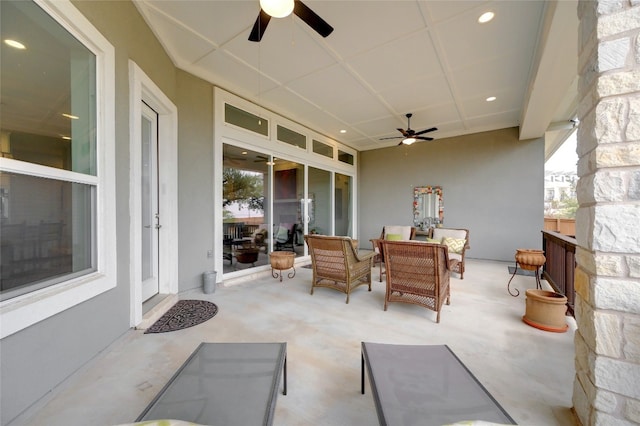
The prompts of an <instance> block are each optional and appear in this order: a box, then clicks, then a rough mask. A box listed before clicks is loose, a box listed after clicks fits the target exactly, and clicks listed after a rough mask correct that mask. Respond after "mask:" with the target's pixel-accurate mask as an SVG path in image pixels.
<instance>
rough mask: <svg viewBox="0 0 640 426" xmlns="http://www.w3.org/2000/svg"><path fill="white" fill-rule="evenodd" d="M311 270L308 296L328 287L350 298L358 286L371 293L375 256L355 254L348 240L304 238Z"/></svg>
mask: <svg viewBox="0 0 640 426" xmlns="http://www.w3.org/2000/svg"><path fill="white" fill-rule="evenodd" d="M304 240H305V241H306V242H307V246H308V247H309V253H310V254H311V264H312V267H313V282H312V284H311V294H313V289H314V288H316V287H328V288H332V289H334V290H338V291H341V292H343V293H345V294H346V295H347V302H346V303H349V295H350V294H351V291H352V290H353V289H354V288H356V287H358V286H361V285H368V286H369V291H371V268H372V267H373V256H374V255H375V253H373V252H372V253H367V254H364V255H362V254H358V250H357V248H356V245H355V244H354V241H353V240H352V239H351V238H349V237H329V236H326V235H305V236H304Z"/></svg>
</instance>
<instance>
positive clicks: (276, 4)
mask: <svg viewBox="0 0 640 426" xmlns="http://www.w3.org/2000/svg"><path fill="white" fill-rule="evenodd" d="M293 1H294V0H260V7H261V8H262V10H264V11H265V12H266V13H267V14H268V15H269V16H271V17H273V18H284V17H286V16H289V15H291V12H293Z"/></svg>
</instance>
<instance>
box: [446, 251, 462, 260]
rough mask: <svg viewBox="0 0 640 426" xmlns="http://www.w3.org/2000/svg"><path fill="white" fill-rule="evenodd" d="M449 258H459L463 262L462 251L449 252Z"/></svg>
mask: <svg viewBox="0 0 640 426" xmlns="http://www.w3.org/2000/svg"><path fill="white" fill-rule="evenodd" d="M449 260H450V261H451V260H457V261H458V262H462V255H461V254H460V253H452V252H449Z"/></svg>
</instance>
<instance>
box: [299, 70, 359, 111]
mask: <svg viewBox="0 0 640 426" xmlns="http://www.w3.org/2000/svg"><path fill="white" fill-rule="evenodd" d="M288 86H289V87H290V88H291V89H292V90H294V91H296V92H298V93H300V94H301V95H302V96H304V97H306V98H308V99H313V100H314V101H315V103H316V104H317V105H319V106H320V107H322V108H324V109H327V110H330V109H331V108H332V106H333V105H334V104H336V103H338V102H340V101H342V100H343V99H345V98H347V97H352V98H361V97H364V96H365V95H366V94H367V91H366V90H365V88H364V87H363V86H362V85H361V84H360V82H359V81H358V80H357V79H356V78H354V76H353V75H352V74H350V73H349V72H348V71H347V70H346V69H345V68H344V67H342V66H339V65H335V66H332V67H330V68H326V69H322V70H318V71H317V72H315V73H313V74H310V75H307V76H305V77H302V78H300V79H298V80H295V81H292V82H291V83H289V85H288Z"/></svg>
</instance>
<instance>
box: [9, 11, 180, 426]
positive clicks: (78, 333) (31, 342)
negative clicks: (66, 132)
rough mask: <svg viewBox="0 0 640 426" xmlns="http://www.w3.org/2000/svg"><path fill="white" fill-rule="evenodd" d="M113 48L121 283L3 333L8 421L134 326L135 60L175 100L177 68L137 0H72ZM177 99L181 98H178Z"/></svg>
mask: <svg viewBox="0 0 640 426" xmlns="http://www.w3.org/2000/svg"><path fill="white" fill-rule="evenodd" d="M73 4H74V5H75V6H76V7H77V8H78V9H79V10H80V11H81V12H82V13H83V14H84V15H85V16H86V17H87V18H88V19H89V20H90V21H91V22H92V23H93V24H94V26H95V27H96V28H97V29H98V30H99V31H100V32H101V33H102V34H103V35H104V36H105V37H106V38H107V39H108V40H109V42H110V43H111V44H112V45H113V46H114V47H115V59H116V64H115V66H116V69H115V75H116V84H115V88H116V105H115V106H116V114H115V120H116V130H115V141H114V142H115V144H116V176H117V180H116V192H117V212H118V216H117V218H116V221H117V226H116V229H115V230H112V231H113V232H115V233H116V235H117V256H118V259H117V261H118V278H117V287H116V288H114V289H113V290H111V291H108V292H106V293H104V294H102V295H100V296H97V297H95V298H93V299H91V300H89V301H87V302H84V303H82V304H80V305H77V306H75V307H73V308H71V309H68V310H66V311H64V312H62V313H60V314H58V315H55V316H54V317H51V318H49V319H47V320H45V321H42V322H40V323H37V324H35V325H33V326H31V327H29V328H27V329H25V330H23V331H20V332H18V333H16V334H13V335H11V336H9V337H6V338H4V339H2V342H1V344H0V359H2V362H1V363H0V377H1V381H2V383H1V385H2V398H1V406H0V423H1V424H3V425H5V424H7V423H8V422H10V421H11V420H12V419H14V418H15V417H16V416H18V415H19V414H20V413H22V412H23V411H24V410H25V409H27V408H29V406H30V405H31V404H33V403H35V402H37V401H38V400H39V399H40V398H42V397H43V396H45V395H46V394H47V393H48V392H50V391H51V390H52V389H54V388H55V387H56V386H57V385H58V384H60V383H61V382H62V381H63V380H65V379H66V378H68V377H69V375H71V374H72V373H73V372H75V371H76V370H78V369H79V368H80V367H82V366H83V365H84V364H86V363H87V362H88V361H90V360H91V359H92V358H93V357H95V356H96V355H97V354H99V353H100V352H101V351H103V350H104V349H105V348H106V347H107V346H108V345H109V344H110V343H112V342H113V341H114V340H116V339H117V338H118V337H120V336H121V335H122V334H123V333H125V332H126V331H127V330H128V329H129V296H130V289H129V258H130V252H129V179H128V176H129V83H128V79H129V74H128V73H129V70H128V60H129V59H130V58H131V59H133V60H134V61H135V62H136V63H137V64H138V65H139V66H140V67H141V68H142V69H143V70H144V71H145V73H147V75H149V77H151V78H152V79H153V80H154V82H155V83H156V84H157V85H158V86H159V87H160V88H161V90H163V91H164V93H165V94H166V95H167V96H169V97H170V98H173V97H175V90H176V87H175V86H176V83H175V82H176V76H175V73H176V69H175V67H174V66H173V64H172V62H171V60H170V58H169V57H168V56H167V55H166V54H165V52H164V50H163V49H162V46H161V45H160V43H158V41H157V40H156V39H155V37H154V35H153V33H152V32H151V31H150V30H149V28H148V27H147V25H146V23H145V22H144V20H143V19H142V17H141V16H140V14H139V13H138V11H137V9H136V8H135V6H134V5H133V3H131V2H124V1H116V2H114V1H79V2H74V3H73ZM174 102H175V101H174Z"/></svg>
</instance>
